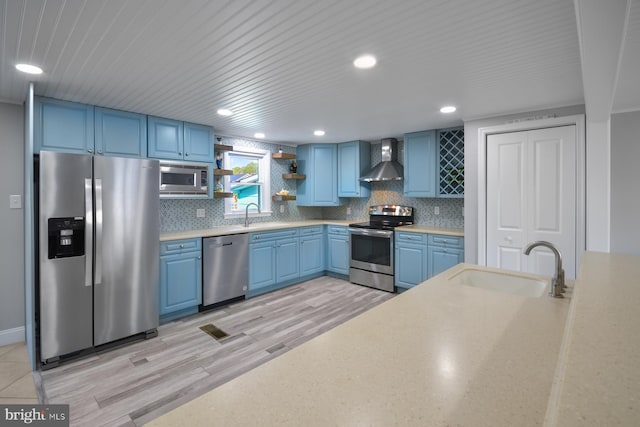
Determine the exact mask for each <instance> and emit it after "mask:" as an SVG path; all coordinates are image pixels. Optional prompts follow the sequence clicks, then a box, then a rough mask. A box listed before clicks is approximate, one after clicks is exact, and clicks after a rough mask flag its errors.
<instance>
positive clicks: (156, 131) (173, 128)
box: [147, 116, 184, 160]
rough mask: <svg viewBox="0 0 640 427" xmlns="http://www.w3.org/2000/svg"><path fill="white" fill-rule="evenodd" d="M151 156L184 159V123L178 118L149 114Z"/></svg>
mask: <svg viewBox="0 0 640 427" xmlns="http://www.w3.org/2000/svg"><path fill="white" fill-rule="evenodd" d="M147 124H148V129H149V144H148V146H149V150H148V153H149V157H155V158H157V159H169V160H183V159H184V135H183V129H184V124H183V123H182V122H180V121H177V120H171V119H164V118H162V117H152V116H149V118H148V120H147Z"/></svg>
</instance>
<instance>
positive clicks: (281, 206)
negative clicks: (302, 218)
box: [280, 205, 284, 213]
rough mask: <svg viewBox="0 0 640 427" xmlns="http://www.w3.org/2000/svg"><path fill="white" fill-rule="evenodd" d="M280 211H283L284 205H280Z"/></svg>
mask: <svg viewBox="0 0 640 427" xmlns="http://www.w3.org/2000/svg"><path fill="white" fill-rule="evenodd" d="M280 213H284V205H280Z"/></svg>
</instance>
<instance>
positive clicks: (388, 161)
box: [360, 138, 404, 182]
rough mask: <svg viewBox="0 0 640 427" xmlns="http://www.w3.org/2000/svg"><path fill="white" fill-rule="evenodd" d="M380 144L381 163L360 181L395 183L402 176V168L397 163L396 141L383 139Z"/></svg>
mask: <svg viewBox="0 0 640 427" xmlns="http://www.w3.org/2000/svg"><path fill="white" fill-rule="evenodd" d="M380 142H381V143H382V144H381V145H382V148H381V149H382V161H381V162H380V163H378V164H377V165H375V166H374V167H373V169H371V170H370V171H369V172H367V173H366V174H364V175H363V176H361V177H360V181H366V182H372V181H395V180H401V179H402V177H403V176H404V167H402V165H401V164H400V163H398V140H397V139H395V138H385V139H383V140H381V141H380Z"/></svg>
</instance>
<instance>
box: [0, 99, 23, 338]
mask: <svg viewBox="0 0 640 427" xmlns="http://www.w3.org/2000/svg"><path fill="white" fill-rule="evenodd" d="M23 120H24V118H23V108H22V106H19V105H13V104H4V103H0V153H1V154H0V231H1V234H0V345H2V344H7V343H9V342H15V341H16V340H17V339H19V340H23V339H24V324H25V316H24V227H23V224H24V220H23V210H22V209H9V195H11V194H19V195H20V196H21V199H22V205H23V206H24V199H23V198H22V196H23V179H24V178H23V173H24V172H23V168H24V161H23V158H24V154H23V150H24V148H23V145H24V144H23V141H24V125H23Z"/></svg>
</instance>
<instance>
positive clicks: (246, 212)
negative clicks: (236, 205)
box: [244, 202, 260, 227]
mask: <svg viewBox="0 0 640 427" xmlns="http://www.w3.org/2000/svg"><path fill="white" fill-rule="evenodd" d="M251 205H253V206H255V207H256V208H258V213H260V206H258V205H257V204H255V203H253V202H251V203H249V204H248V205H247V207H246V209H245V210H244V226H245V227H248V226H249V206H251Z"/></svg>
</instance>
